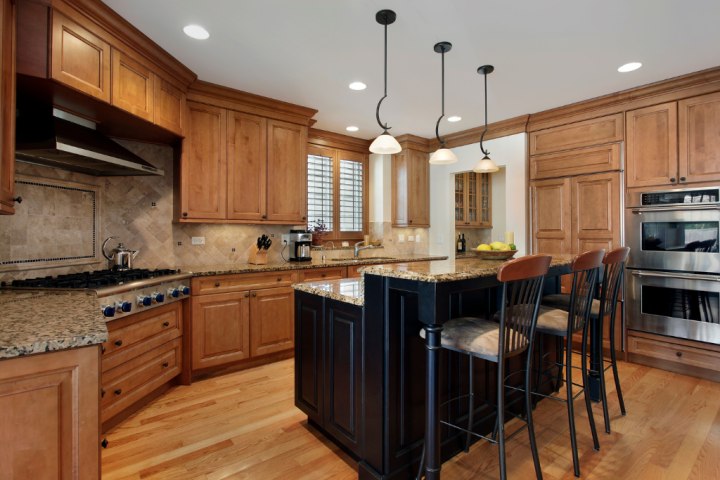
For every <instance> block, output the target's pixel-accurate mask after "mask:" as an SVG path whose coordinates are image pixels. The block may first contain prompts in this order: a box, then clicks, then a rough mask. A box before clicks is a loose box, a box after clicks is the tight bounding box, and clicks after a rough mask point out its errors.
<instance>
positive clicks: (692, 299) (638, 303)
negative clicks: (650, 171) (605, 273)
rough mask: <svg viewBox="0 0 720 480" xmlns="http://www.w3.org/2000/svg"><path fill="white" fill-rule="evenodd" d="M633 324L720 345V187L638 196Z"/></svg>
mask: <svg viewBox="0 0 720 480" xmlns="http://www.w3.org/2000/svg"><path fill="white" fill-rule="evenodd" d="M628 204H629V206H628V207H627V211H626V215H625V223H626V229H625V232H626V238H627V244H628V246H629V247H630V248H631V250H630V258H629V259H628V262H627V272H626V273H627V275H626V278H627V290H626V298H627V312H626V313H627V326H628V328H629V329H631V330H639V331H644V332H651V333H658V334H662V335H668V336H672V337H679V338H685V339H689V340H697V341H702V342H708V343H714V344H718V345H720V253H718V244H719V243H720V233H719V231H720V187H711V188H710V187H708V188H695V189H676V190H666V191H653V192H645V193H634V194H632V195H631V196H630V198H629V202H628Z"/></svg>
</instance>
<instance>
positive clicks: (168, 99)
mask: <svg viewBox="0 0 720 480" xmlns="http://www.w3.org/2000/svg"><path fill="white" fill-rule="evenodd" d="M153 88H154V89H155V95H154V98H153V102H154V105H153V110H154V121H155V124H156V125H159V126H161V127H163V128H165V129H167V130H170V131H171V132H173V133H177V134H178V135H183V134H184V132H183V126H184V125H185V98H186V95H185V92H184V91H183V90H182V88H180V87H179V86H177V85H175V84H173V83H171V82H170V81H168V80H167V79H165V78H163V77H160V76H158V75H154V80H153Z"/></svg>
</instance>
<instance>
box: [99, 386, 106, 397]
mask: <svg viewBox="0 0 720 480" xmlns="http://www.w3.org/2000/svg"><path fill="white" fill-rule="evenodd" d="M104 396H105V389H104V388H101V389H100V398H102V397H104Z"/></svg>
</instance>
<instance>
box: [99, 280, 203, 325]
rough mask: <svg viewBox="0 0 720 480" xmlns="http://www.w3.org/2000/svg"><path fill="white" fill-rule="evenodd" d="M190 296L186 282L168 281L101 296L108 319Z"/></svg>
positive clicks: (101, 308)
mask: <svg viewBox="0 0 720 480" xmlns="http://www.w3.org/2000/svg"><path fill="white" fill-rule="evenodd" d="M189 296H190V287H189V286H187V285H186V282H185V283H183V282H166V283H160V284H158V285H152V286H149V287H145V288H140V289H136V290H131V291H128V292H123V293H118V294H115V295H109V296H104V297H99V298H98V302H99V304H100V311H101V312H102V314H103V316H104V317H105V318H106V319H108V320H111V319H114V318H118V317H123V316H127V315H131V314H133V313H137V312H141V311H144V310H149V309H152V308H155V307H159V306H161V305H165V304H166V303H172V302H179V301H181V300H183V299H185V298H187V297H189Z"/></svg>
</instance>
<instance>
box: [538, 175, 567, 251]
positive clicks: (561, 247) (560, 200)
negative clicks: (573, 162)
mask: <svg viewBox="0 0 720 480" xmlns="http://www.w3.org/2000/svg"><path fill="white" fill-rule="evenodd" d="M570 183H571V180H570V178H557V179H553V180H536V181H533V182H530V202H531V204H532V228H533V233H532V234H533V240H534V241H533V253H571V252H572V246H571V245H572V244H571V236H572V206H571V201H572V193H571V187H570Z"/></svg>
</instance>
